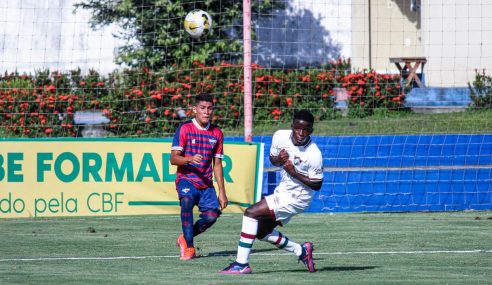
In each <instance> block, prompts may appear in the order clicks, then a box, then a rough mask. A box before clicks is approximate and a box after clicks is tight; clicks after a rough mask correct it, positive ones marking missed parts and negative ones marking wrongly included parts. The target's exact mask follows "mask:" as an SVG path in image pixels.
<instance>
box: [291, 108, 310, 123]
mask: <svg viewBox="0 0 492 285" xmlns="http://www.w3.org/2000/svg"><path fill="white" fill-rule="evenodd" d="M295 120H302V121H306V122H309V123H311V124H314V116H313V114H311V112H310V111H309V110H304V109H303V110H299V111H296V112H294V119H292V121H295Z"/></svg>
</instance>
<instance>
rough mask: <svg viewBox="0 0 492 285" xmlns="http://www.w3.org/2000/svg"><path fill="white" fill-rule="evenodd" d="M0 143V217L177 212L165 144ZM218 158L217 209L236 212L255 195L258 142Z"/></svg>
mask: <svg viewBox="0 0 492 285" xmlns="http://www.w3.org/2000/svg"><path fill="white" fill-rule="evenodd" d="M0 146H1V147H0V218H21V217H55V216H103V215H147V214H170V213H174V214H176V213H179V201H178V195H177V192H176V187H175V182H174V180H175V178H176V167H175V166H172V165H171V164H170V162H169V159H170V157H171V140H170V139H79V138H77V139H36V140H27V139H26V140H25V139H4V140H0ZM224 155H225V157H224V159H223V169H224V179H225V187H226V193H227V197H228V198H229V205H228V207H227V208H226V209H225V210H224V212H226V213H227V212H229V213H232V212H235V213H237V212H242V211H244V209H245V208H246V207H248V206H250V205H251V204H253V203H255V202H257V201H258V200H259V199H260V196H261V184H262V181H261V177H262V175H261V173H262V172H263V169H262V167H263V163H262V155H263V152H262V145H261V144H256V143H251V144H250V143H224ZM216 189H217V187H216Z"/></svg>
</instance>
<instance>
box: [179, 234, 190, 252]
mask: <svg viewBox="0 0 492 285" xmlns="http://www.w3.org/2000/svg"><path fill="white" fill-rule="evenodd" d="M176 246H179V255H180V256H181V257H183V256H184V254H185V250H186V248H188V245H187V244H186V240H185V237H184V235H183V234H180V235H179V237H178V239H177V240H176Z"/></svg>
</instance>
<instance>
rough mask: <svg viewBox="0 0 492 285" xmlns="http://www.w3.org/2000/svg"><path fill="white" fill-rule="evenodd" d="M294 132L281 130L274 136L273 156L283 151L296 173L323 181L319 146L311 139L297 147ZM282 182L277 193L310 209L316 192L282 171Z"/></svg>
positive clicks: (271, 150) (271, 149)
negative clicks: (286, 194)
mask: <svg viewBox="0 0 492 285" xmlns="http://www.w3.org/2000/svg"><path fill="white" fill-rule="evenodd" d="M291 136H292V130H279V131H276V132H275V134H273V138H272V146H271V148H270V155H271V156H278V155H279V153H280V151H281V150H282V149H285V150H286V151H287V153H288V154H289V160H290V161H292V164H293V165H294V167H295V169H296V171H297V172H298V173H300V174H302V175H304V176H307V177H309V178H310V179H314V180H323V157H322V155H321V151H320V150H319V148H318V146H317V145H316V144H315V143H314V142H313V141H312V140H311V138H309V140H308V141H307V142H306V143H305V144H304V145H303V146H295V145H294V143H293V142H292V139H291ZM280 174H281V181H280V183H279V185H278V186H277V187H276V188H275V192H284V193H288V194H289V196H291V197H292V198H294V199H295V200H297V201H296V203H298V204H299V206H303V207H308V206H309V205H310V204H311V200H312V199H313V196H314V193H315V192H314V190H312V189H311V188H309V187H308V186H306V185H305V184H303V183H302V182H300V181H299V180H297V179H295V178H293V177H292V176H290V175H289V174H288V173H287V172H286V171H285V170H284V169H282V170H281V172H280Z"/></svg>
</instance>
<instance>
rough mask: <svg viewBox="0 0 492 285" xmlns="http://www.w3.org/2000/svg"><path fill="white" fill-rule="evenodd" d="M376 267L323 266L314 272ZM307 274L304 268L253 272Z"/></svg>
mask: <svg viewBox="0 0 492 285" xmlns="http://www.w3.org/2000/svg"><path fill="white" fill-rule="evenodd" d="M376 268H378V266H325V267H316V271H317V272H320V271H358V270H372V269H376ZM282 271H285V272H307V271H306V268H299V269H294V270H292V269H285V270H272V271H255V274H267V273H276V272H282Z"/></svg>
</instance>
